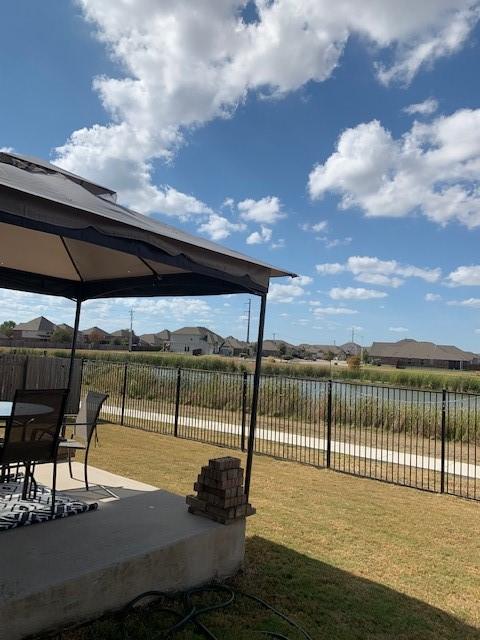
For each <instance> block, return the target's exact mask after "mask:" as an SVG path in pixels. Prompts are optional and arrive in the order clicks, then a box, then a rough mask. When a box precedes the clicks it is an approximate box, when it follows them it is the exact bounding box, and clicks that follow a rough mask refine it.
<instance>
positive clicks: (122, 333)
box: [110, 329, 140, 346]
mask: <svg viewBox="0 0 480 640" xmlns="http://www.w3.org/2000/svg"><path fill="white" fill-rule="evenodd" d="M110 336H111V342H112V344H116V345H126V346H127V345H129V344H130V329H119V330H118V331H114V332H113V333H111V334H110ZM139 342H140V338H139V337H138V336H137V335H136V334H135V332H133V335H132V345H134V346H136V345H137V344H138V343H139Z"/></svg>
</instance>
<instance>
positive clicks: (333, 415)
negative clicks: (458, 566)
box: [83, 361, 480, 499]
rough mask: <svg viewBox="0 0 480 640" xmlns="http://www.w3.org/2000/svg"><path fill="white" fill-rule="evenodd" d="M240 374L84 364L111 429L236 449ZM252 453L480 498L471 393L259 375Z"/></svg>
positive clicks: (477, 423)
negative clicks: (102, 394) (105, 397)
mask: <svg viewBox="0 0 480 640" xmlns="http://www.w3.org/2000/svg"><path fill="white" fill-rule="evenodd" d="M252 378H253V376H252V375H251V374H248V373H226V372H217V371H203V370H198V369H173V368H167V367H156V366H151V365H139V364H116V363H105V362H99V361H85V362H84V365H83V391H84V392H85V391H86V390H87V389H89V388H92V389H93V388H94V389H98V390H101V391H104V392H106V393H108V394H109V399H108V401H107V403H106V404H105V406H104V409H103V412H102V417H103V418H105V419H107V420H111V421H113V422H117V423H119V424H122V425H125V426H130V427H136V428H140V429H144V430H148V431H155V432H158V433H164V434H170V435H174V436H177V437H180V438H187V439H194V440H198V441H201V442H207V443H211V444H216V445H220V446H225V447H231V448H239V449H245V448H246V445H247V440H248V425H249V419H250V409H249V408H250V405H251V396H252ZM255 451H256V452H257V453H261V454H265V455H269V456H274V457H277V458H281V459H283V460H294V461H297V462H302V463H305V464H311V465H315V466H318V467H329V468H331V469H334V470H336V471H341V472H344V473H350V474H353V475H358V476H363V477H367V478H374V479H377V480H382V481H385V482H391V483H395V484H402V485H405V486H409V487H416V488H419V489H423V490H428V491H437V492H445V493H451V494H454V495H459V496H463V497H465V498H472V499H480V396H478V395H473V394H467V393H454V392H447V391H428V390H416V389H410V388H398V387H386V386H379V385H367V384H363V383H362V384H360V383H353V382H340V381H327V380H318V379H299V378H287V377H280V376H262V380H261V386H260V401H259V407H258V418H257V433H256V442H255Z"/></svg>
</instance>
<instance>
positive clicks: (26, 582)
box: [0, 463, 245, 640]
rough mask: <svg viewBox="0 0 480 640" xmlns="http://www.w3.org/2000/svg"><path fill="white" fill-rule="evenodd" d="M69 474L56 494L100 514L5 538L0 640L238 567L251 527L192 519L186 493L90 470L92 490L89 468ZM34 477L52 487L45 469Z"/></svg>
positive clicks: (62, 470) (0, 548)
mask: <svg viewBox="0 0 480 640" xmlns="http://www.w3.org/2000/svg"><path fill="white" fill-rule="evenodd" d="M73 470H74V478H75V479H73V480H72V479H70V477H69V474H68V466H67V465H66V464H60V465H59V467H58V481H57V488H58V491H60V492H62V493H66V494H68V495H72V496H75V498H77V499H80V500H83V501H95V502H98V503H99V507H98V510H96V511H91V512H88V513H85V514H80V515H77V516H73V517H71V518H64V519H61V520H55V521H52V522H46V523H42V524H35V525H32V526H27V527H20V528H18V529H13V530H11V531H5V532H2V533H1V534H0V535H1V543H2V544H1V545H0V566H1V567H2V571H1V582H0V619H1V620H2V621H8V622H7V623H6V624H5V622H3V623H2V625H0V640H7V639H8V640H17V639H20V638H25V637H26V636H29V635H31V634H36V633H40V632H43V631H46V630H51V629H56V628H63V627H66V626H68V625H71V624H76V623H78V622H81V621H84V620H88V619H92V618H95V617H97V616H99V615H101V614H102V613H104V612H106V611H111V610H116V609H119V608H121V607H122V606H124V605H125V604H126V603H128V602H129V601H130V600H131V599H133V598H134V597H135V596H136V595H138V594H140V593H142V592H144V591H148V590H150V589H159V590H162V591H177V590H183V589H186V588H189V587H192V586H195V585H199V584H202V583H205V582H208V581H210V580H212V579H215V578H223V577H226V576H228V575H232V574H234V573H235V572H236V571H237V570H238V569H239V568H240V566H241V564H242V562H243V557H244V543H245V521H238V522H236V523H235V524H233V525H229V526H223V525H220V524H217V523H214V522H211V521H210V520H206V519H204V518H201V517H198V516H194V515H191V514H189V513H188V511H187V509H186V505H185V498H184V496H178V495H175V494H172V493H169V492H167V491H162V490H160V489H158V488H156V487H153V486H151V485H147V484H143V483H141V482H136V481H134V480H130V479H129V478H124V477H121V476H118V475H115V474H112V473H109V472H106V471H102V470H100V469H95V468H92V467H90V468H89V482H90V484H91V485H92V487H91V490H90V491H88V492H87V491H86V490H85V487H84V485H83V482H82V481H81V480H80V479H81V478H82V477H83V465H82V464H80V463H73ZM35 475H36V478H37V480H38V481H39V482H41V483H42V484H45V485H49V484H50V479H51V469H49V468H48V467H47V465H45V466H44V467H42V468H38V470H37V472H36V474H35ZM192 483H193V478H192ZM93 485H96V486H93ZM100 485H103V487H105V489H108V490H109V491H111V492H112V493H113V494H115V496H117V497H115V498H114V497H112V495H111V494H110V493H108V492H107V491H106V490H105V489H103V488H102V487H101V486H100Z"/></svg>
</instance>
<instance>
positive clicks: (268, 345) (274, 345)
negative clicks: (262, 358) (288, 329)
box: [263, 340, 295, 351]
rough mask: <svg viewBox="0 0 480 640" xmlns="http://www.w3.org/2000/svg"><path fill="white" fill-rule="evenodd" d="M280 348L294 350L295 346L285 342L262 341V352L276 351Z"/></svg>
mask: <svg viewBox="0 0 480 640" xmlns="http://www.w3.org/2000/svg"><path fill="white" fill-rule="evenodd" d="M281 346H285V347H286V348H287V349H295V345H293V344H290V343H289V342H285V340H264V342H263V350H264V351H278V350H279V349H280V347H281Z"/></svg>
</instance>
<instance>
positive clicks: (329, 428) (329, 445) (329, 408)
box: [327, 380, 332, 469]
mask: <svg viewBox="0 0 480 640" xmlns="http://www.w3.org/2000/svg"><path fill="white" fill-rule="evenodd" d="M331 458H332V381H331V380H329V381H328V387H327V469H330V464H331Z"/></svg>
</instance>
